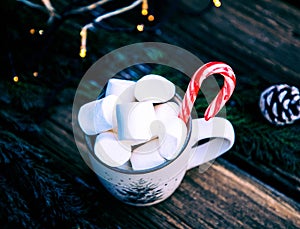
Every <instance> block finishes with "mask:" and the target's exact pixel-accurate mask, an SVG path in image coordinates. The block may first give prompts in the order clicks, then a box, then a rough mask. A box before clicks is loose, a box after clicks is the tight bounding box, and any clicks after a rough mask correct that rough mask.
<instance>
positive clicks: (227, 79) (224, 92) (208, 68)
mask: <svg viewBox="0 0 300 229" xmlns="http://www.w3.org/2000/svg"><path fill="white" fill-rule="evenodd" d="M213 74H221V75H222V76H224V85H223V87H222V89H221V90H220V91H219V93H218V94H217V96H216V97H215V98H214V100H213V101H212V102H211V103H210V104H209V106H208V107H207V109H206V111H205V113H204V118H205V120H206V121H207V120H209V119H210V118H212V117H214V116H215V115H216V114H217V113H218V112H219V111H220V110H221V108H222V107H223V106H224V105H225V103H226V102H227V101H228V100H229V98H230V97H231V95H232V93H233V91H234V88H235V84H236V79H235V74H234V72H233V70H232V69H231V67H230V66H228V65H227V64H225V63H222V62H209V63H207V64H204V65H202V66H201V67H200V68H199V69H198V70H197V71H196V72H195V74H194V75H193V77H192V78H191V81H190V83H189V85H188V88H187V91H186V93H185V95H184V98H183V101H182V104H181V109H180V113H179V115H178V117H179V118H181V119H182V120H183V121H184V122H185V123H187V121H188V119H189V117H190V114H191V110H192V108H193V105H194V102H195V100H196V98H197V95H198V91H199V89H200V87H201V84H202V82H203V81H204V80H205V79H206V78H208V77H209V76H211V75H213Z"/></svg>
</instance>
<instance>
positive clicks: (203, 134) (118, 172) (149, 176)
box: [85, 96, 235, 206]
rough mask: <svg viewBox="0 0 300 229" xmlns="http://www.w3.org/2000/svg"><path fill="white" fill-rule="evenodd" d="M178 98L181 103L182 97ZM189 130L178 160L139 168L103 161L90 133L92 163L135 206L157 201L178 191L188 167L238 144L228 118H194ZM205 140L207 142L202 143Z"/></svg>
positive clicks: (107, 185) (103, 179) (117, 193)
mask: <svg viewBox="0 0 300 229" xmlns="http://www.w3.org/2000/svg"><path fill="white" fill-rule="evenodd" d="M175 100H176V101H175V102H177V103H180V102H181V101H180V99H179V98H178V96H177V97H175ZM187 129H188V134H187V137H186V139H185V143H184V145H183V147H182V149H181V151H180V153H179V155H178V156H177V157H176V158H175V159H173V160H170V161H168V162H166V163H164V164H162V165H160V166H157V167H155V168H151V169H147V170H137V171H134V170H130V169H129V168H126V167H125V168H124V167H121V168H119V167H109V166H107V165H106V164H104V163H102V162H101V161H100V160H99V159H98V158H97V157H96V156H95V154H94V152H93V144H94V142H93V141H94V139H93V137H91V136H87V135H86V136H85V137H86V142H87V146H88V148H89V151H90V152H89V153H88V159H89V164H90V165H91V167H92V169H93V170H94V172H95V173H96V174H97V175H98V178H99V180H100V181H101V183H102V184H103V185H104V187H105V188H106V189H107V190H108V191H109V192H110V193H111V194H112V195H113V196H114V197H116V198H117V199H119V200H121V201H122V202H124V203H126V204H130V205H134V206H150V205H153V204H157V203H159V202H161V201H163V200H165V199H167V198H168V197H170V196H171V195H172V194H173V193H174V192H175V190H176V189H177V188H178V186H179V185H180V183H181V181H182V179H183V178H184V175H185V173H186V171H187V170H189V169H192V168H194V167H196V166H199V165H202V164H204V163H206V162H209V161H211V160H213V159H215V158H217V157H218V156H220V155H222V154H223V153H225V152H226V151H228V150H229V149H230V148H231V147H232V145H233V144H234V140H235V134H234V129H233V126H232V124H231V123H230V122H229V121H228V120H227V119H225V118H221V117H214V118H211V119H210V120H209V121H205V120H204V118H200V119H192V118H190V119H189V121H188V122H187ZM204 139H206V140H205V141H204V142H205V143H203V144H200V142H201V140H204ZM198 143H199V144H198Z"/></svg>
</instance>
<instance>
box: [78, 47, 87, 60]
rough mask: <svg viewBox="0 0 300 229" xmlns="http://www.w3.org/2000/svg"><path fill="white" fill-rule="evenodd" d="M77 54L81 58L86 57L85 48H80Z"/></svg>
mask: <svg viewBox="0 0 300 229" xmlns="http://www.w3.org/2000/svg"><path fill="white" fill-rule="evenodd" d="M79 56H80V57H81V58H85V57H86V48H80V52H79Z"/></svg>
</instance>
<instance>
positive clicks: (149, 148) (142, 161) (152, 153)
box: [130, 139, 166, 170]
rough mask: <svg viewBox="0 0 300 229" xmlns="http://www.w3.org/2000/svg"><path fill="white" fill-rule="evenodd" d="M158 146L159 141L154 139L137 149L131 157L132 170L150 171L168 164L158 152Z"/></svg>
mask: <svg viewBox="0 0 300 229" xmlns="http://www.w3.org/2000/svg"><path fill="white" fill-rule="evenodd" d="M158 146H159V141H158V139H153V140H151V141H149V142H147V143H145V144H143V145H142V146H140V147H138V148H137V149H135V150H133V152H132V155H131V157H130V162H131V165H132V169H133V170H144V169H150V168H154V167H156V166H158V165H161V164H162V163H164V162H166V160H165V159H164V158H163V157H162V156H161V155H160V153H159V152H158V150H157V148H158Z"/></svg>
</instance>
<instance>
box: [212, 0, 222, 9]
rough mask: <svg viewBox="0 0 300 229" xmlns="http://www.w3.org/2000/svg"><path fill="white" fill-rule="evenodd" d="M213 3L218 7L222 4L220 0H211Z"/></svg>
mask: <svg viewBox="0 0 300 229" xmlns="http://www.w3.org/2000/svg"><path fill="white" fill-rule="evenodd" d="M213 3H214V5H215V7H217V8H218V7H220V6H221V5H222V3H221V1H220V0H213Z"/></svg>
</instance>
